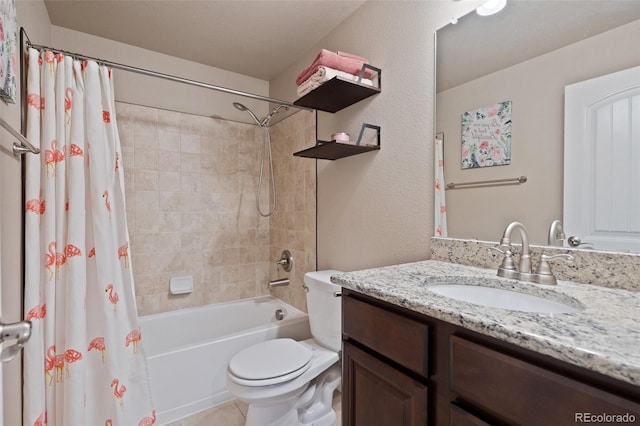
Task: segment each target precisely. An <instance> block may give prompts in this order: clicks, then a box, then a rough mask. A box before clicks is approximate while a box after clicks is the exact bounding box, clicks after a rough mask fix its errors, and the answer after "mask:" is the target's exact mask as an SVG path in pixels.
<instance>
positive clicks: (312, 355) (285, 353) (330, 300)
mask: <svg viewBox="0 0 640 426" xmlns="http://www.w3.org/2000/svg"><path fill="white" fill-rule="evenodd" d="M338 272H339V271H333V270H328V271H318V272H309V273H307V274H305V276H304V282H305V290H306V292H307V309H308V310H309V324H310V326H311V335H312V336H313V337H312V338H311V339H309V340H304V341H301V342H297V341H295V340H292V339H274V340H268V341H266V342H262V343H258V344H256V345H253V346H250V347H248V348H245V349H243V350H242V351H240V352H238V353H237V354H236V355H235V356H234V357H233V358H232V359H231V361H230V362H229V367H228V369H227V389H228V390H229V392H231V394H233V395H234V396H235V397H236V398H238V399H240V400H242V401H245V402H246V403H248V404H249V411H248V412H247V421H246V425H247V426H257V425H260V426H298V425H304V426H307V425H309V426H311V425H314V426H316V425H317V426H333V425H335V423H336V413H335V411H334V410H333V407H332V405H331V403H332V398H333V392H334V391H335V390H336V388H337V387H338V386H339V385H340V383H341V368H340V362H339V359H340V350H341V336H342V327H341V307H342V299H341V297H340V295H341V294H340V292H341V290H342V289H341V287H340V286H339V285H336V284H333V283H331V282H330V281H329V278H330V277H331V275H333V274H336V273H338Z"/></svg>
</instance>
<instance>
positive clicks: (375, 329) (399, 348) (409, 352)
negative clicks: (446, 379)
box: [342, 296, 429, 377]
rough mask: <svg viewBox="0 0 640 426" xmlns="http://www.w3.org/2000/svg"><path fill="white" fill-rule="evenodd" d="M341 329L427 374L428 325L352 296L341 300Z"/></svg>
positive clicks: (371, 346)
mask: <svg viewBox="0 0 640 426" xmlns="http://www.w3.org/2000/svg"><path fill="white" fill-rule="evenodd" d="M342 332H343V335H344V336H345V337H348V338H350V339H353V340H356V341H358V342H360V343H361V344H363V345H365V346H367V347H369V348H371V349H373V350H374V351H376V352H378V353H379V354H381V355H383V356H385V357H387V358H389V359H391V360H392V361H395V362H397V363H398V364H400V365H402V366H403V367H405V368H408V369H409V370H411V371H414V372H415V373H418V374H420V375H422V376H423V377H428V376H429V362H428V361H429V359H428V353H429V344H428V342H429V326H428V325H426V324H423V323H421V322H418V321H416V320H413V319H410V318H407V317H404V316H402V315H399V314H396V313H393V312H390V311H387V310H385V309H383V308H379V307H377V306H373V305H370V304H368V303H366V302H362V301H360V300H358V299H355V298H353V297H349V296H347V297H344V298H343V300H342Z"/></svg>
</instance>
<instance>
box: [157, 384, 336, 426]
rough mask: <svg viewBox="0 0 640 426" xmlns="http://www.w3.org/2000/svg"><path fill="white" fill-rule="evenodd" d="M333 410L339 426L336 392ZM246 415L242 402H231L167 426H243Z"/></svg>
mask: <svg viewBox="0 0 640 426" xmlns="http://www.w3.org/2000/svg"><path fill="white" fill-rule="evenodd" d="M333 409H334V410H336V414H337V415H338V421H337V423H336V426H341V425H342V402H341V393H340V392H337V391H336V393H335V394H334V396H333ZM246 414H247V404H245V403H244V402H242V401H238V400H233V401H230V402H227V403H225V404H222V405H219V406H217V407H213V408H210V409H209V410H205V411H202V412H200V413H197V414H194V415H193V416H189V417H187V418H185V419H182V420H178V421H176V422H173V423H170V424H169V425H168V426H244V420H245V416H246Z"/></svg>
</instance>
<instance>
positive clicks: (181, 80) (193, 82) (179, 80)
mask: <svg viewBox="0 0 640 426" xmlns="http://www.w3.org/2000/svg"><path fill="white" fill-rule="evenodd" d="M28 38H29V37H28V36H27V39H28ZM27 47H31V48H33V49H36V50H49V51H51V52H54V53H62V54H63V55H67V56H72V57H74V58H78V59H84V60H88V61H95V62H98V63H100V64H103V65H106V66H109V67H111V68H114V69H119V70H122V71H128V72H133V73H136V74H142V75H146V76H150V77H158V78H162V79H165V80H169V81H174V82H177V83H183V84H189V85H191V86H197V87H202V88H204V89H210V90H216V91H218V92H224V93H229V94H232V95H238V96H242V97H245V98H251V99H256V100H259V101H265V102H272V103H275V104H279V105H284V106H288V107H293V108H298V109H305V110H308V111H312V109H311V108H307V107H302V106H299V105H294V104H293V103H291V102H286V101H282V100H280V99H274V98H270V97H268V96H262V95H256V94H254V93H249V92H242V91H240V90H235V89H229V88H227V87H222V86H216V85H215V84H209V83H203V82H201V81H196V80H189V79H188V78H183V77H177V76H175V75H171V74H165V73H161V72H158V71H151V70H147V69H144V68H138V67H134V66H131V65H125V64H120V63H117V62H111V61H107V60H105V59H98V58H93V57H91V56H87V55H82V54H79V53H73V52H68V51H66V50H62V49H56V48H55V47H49V46H43V45H38V44H33V43H31V41H29V40H27Z"/></svg>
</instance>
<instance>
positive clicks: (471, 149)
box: [460, 101, 511, 169]
mask: <svg viewBox="0 0 640 426" xmlns="http://www.w3.org/2000/svg"><path fill="white" fill-rule="evenodd" d="M508 164H511V101H504V102H499V103H496V104H493V105H489V106H486V107H483V108H479V109H476V110H473V111H467V112H464V113H463V114H462V150H461V153H460V167H461V168H462V169H472V168H477V167H490V166H504V165H508Z"/></svg>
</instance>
